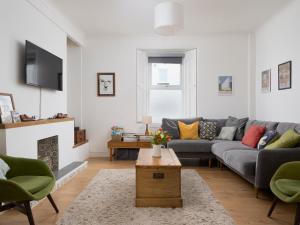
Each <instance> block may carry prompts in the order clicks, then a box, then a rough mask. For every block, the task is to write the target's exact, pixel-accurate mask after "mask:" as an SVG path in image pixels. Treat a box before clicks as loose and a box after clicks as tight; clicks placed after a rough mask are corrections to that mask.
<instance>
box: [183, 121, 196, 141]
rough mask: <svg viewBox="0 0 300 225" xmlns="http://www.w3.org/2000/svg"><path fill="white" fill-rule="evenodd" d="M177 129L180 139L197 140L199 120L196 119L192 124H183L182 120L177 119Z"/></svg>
mask: <svg viewBox="0 0 300 225" xmlns="http://www.w3.org/2000/svg"><path fill="white" fill-rule="evenodd" d="M178 126H179V131H180V139H184V140H197V139H200V138H199V134H198V131H199V122H198V121H196V122H194V123H192V124H185V123H183V122H180V121H178Z"/></svg>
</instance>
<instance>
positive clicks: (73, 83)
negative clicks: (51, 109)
mask: <svg viewBox="0 0 300 225" xmlns="http://www.w3.org/2000/svg"><path fill="white" fill-rule="evenodd" d="M67 59H68V62H67V70H68V79H67V86H68V90H67V91H68V104H67V109H68V110H67V111H68V114H69V116H71V117H74V118H75V125H76V126H81V121H82V68H81V67H82V63H81V61H82V59H81V46H78V45H76V44H75V43H74V42H73V41H71V40H70V39H68V44H67Z"/></svg>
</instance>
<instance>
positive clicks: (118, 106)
mask: <svg viewBox="0 0 300 225" xmlns="http://www.w3.org/2000/svg"><path fill="white" fill-rule="evenodd" d="M138 48H141V49H189V48H197V52H198V56H197V57H198V58H197V61H198V75H197V79H198V81H197V84H198V94H197V97H198V100H197V101H198V115H199V116H203V117H209V118H227V117H228V116H229V115H233V116H238V117H242V116H247V115H248V103H247V92H248V83H247V80H248V35H246V34H236V35H234V34H231V35H216V36H207V37H202V38H200V37H190V38H188V37H186V38H174V37H170V38H167V37H166V38H161V37H102V38H93V39H88V40H87V44H86V46H85V48H84V49H83V71H84V79H83V93H84V97H83V102H84V105H83V109H84V126H85V128H86V129H87V131H88V137H89V141H90V147H91V151H92V154H94V155H99V154H100V155H104V154H106V153H107V148H106V141H107V140H108V139H109V135H110V127H111V126H113V125H120V126H123V127H125V129H126V130H129V131H137V130H138V129H139V127H140V126H139V125H137V124H136V49H138ZM97 72H115V73H116V96H115V97H97V91H96V83H97V82H96V73H97ZM222 74H226V75H232V76H233V77H234V89H235V90H234V95H233V96H219V95H218V83H217V81H218V80H217V79H218V75H222Z"/></svg>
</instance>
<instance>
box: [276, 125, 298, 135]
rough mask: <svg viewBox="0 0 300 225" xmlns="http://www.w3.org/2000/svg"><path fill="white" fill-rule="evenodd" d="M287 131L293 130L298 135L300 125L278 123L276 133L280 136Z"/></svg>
mask: <svg viewBox="0 0 300 225" xmlns="http://www.w3.org/2000/svg"><path fill="white" fill-rule="evenodd" d="M288 130H294V131H296V132H297V133H299V134H300V124H299V123H279V124H278V126H277V129H276V131H277V132H278V133H279V134H280V135H282V134H284V133H285V132H286V131H288Z"/></svg>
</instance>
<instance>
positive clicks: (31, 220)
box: [24, 201, 35, 225]
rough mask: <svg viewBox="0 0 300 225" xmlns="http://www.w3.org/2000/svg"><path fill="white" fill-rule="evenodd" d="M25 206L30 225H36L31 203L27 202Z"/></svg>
mask: <svg viewBox="0 0 300 225" xmlns="http://www.w3.org/2000/svg"><path fill="white" fill-rule="evenodd" d="M24 206H25V211H26V214H27V218H28V221H29V224H30V225H35V224H34V220H33V216H32V211H31V206H30V202H29V201H28V202H25V203H24Z"/></svg>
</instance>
